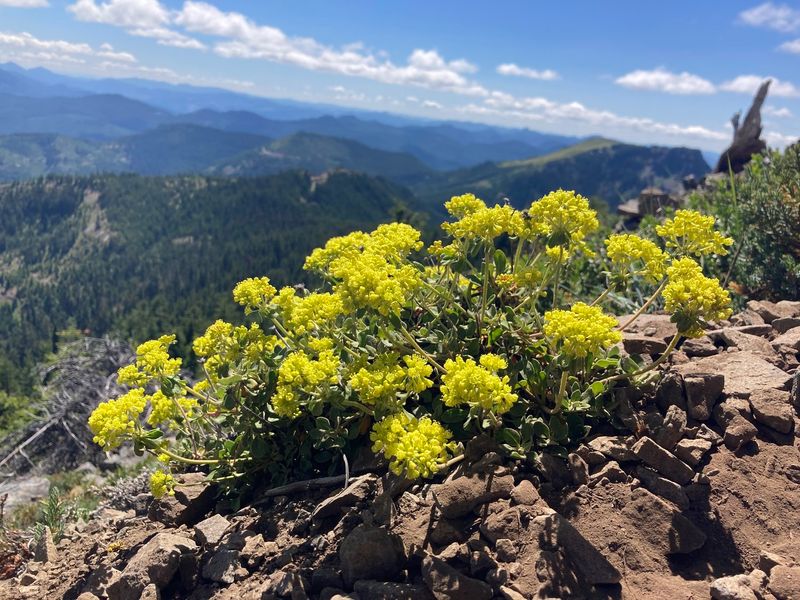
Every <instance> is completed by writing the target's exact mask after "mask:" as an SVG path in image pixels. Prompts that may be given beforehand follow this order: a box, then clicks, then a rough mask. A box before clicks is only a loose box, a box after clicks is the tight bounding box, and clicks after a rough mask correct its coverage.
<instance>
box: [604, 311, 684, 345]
mask: <svg viewBox="0 0 800 600" xmlns="http://www.w3.org/2000/svg"><path fill="white" fill-rule="evenodd" d="M631 316H632V315H625V316H622V317H617V320H618V321H619V323H620V324H624V323H627V322H628V320H629V319H630V318H631ZM677 331H678V328H677V327H676V325H675V323H673V322H672V321H671V320H670V316H669V315H656V314H643V315H640V316H639V317H638V318H637V319H636V320H635V321H634V322H633V323H632V324H631V325H629V326H628V327H627V328H626V332H627V335H630V334H634V333H638V334H641V335H644V336H646V337H650V338H654V339H659V340H661V341H662V342H669V341H670V340H671V339H672V337H673V336H674V335H675V334H676V333H677Z"/></svg>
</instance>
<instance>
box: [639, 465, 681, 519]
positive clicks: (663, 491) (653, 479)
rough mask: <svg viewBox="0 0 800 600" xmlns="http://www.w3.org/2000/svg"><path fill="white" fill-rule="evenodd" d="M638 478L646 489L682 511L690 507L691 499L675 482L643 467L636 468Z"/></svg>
mask: <svg viewBox="0 0 800 600" xmlns="http://www.w3.org/2000/svg"><path fill="white" fill-rule="evenodd" d="M636 476H637V477H638V478H639V481H641V482H642V485H643V486H644V487H645V488H647V489H648V490H650V491H651V492H653V493H654V494H656V495H657V496H661V497H662V498H664V499H665V500H669V501H670V502H672V503H673V504H675V505H676V506H677V507H678V508H680V509H681V510H685V509H687V508H688V507H689V497H688V496H687V495H686V492H684V491H683V488H682V487H681V486H680V485H678V484H677V483H675V482H674V481H670V480H669V479H665V478H664V477H660V476H659V475H658V473H656V472H655V471H653V470H651V469H648V468H647V467H645V466H643V465H639V466H638V467H636Z"/></svg>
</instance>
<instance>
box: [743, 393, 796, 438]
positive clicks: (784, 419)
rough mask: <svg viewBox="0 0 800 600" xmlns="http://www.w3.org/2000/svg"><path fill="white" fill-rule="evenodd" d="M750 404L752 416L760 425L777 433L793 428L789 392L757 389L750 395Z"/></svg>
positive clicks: (789, 430) (786, 431)
mask: <svg viewBox="0 0 800 600" xmlns="http://www.w3.org/2000/svg"><path fill="white" fill-rule="evenodd" d="M750 406H751V407H752V409H753V417H754V418H755V420H756V421H757V422H759V423H761V424H762V425H766V426H767V427H771V428H772V429H774V430H775V431H777V432H779V433H789V432H791V431H792V430H793V429H794V411H793V410H792V405H791V404H790V401H789V392H783V391H780V390H773V389H765V390H757V391H755V392H753V393H752V394H751V395H750Z"/></svg>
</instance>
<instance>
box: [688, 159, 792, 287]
mask: <svg viewBox="0 0 800 600" xmlns="http://www.w3.org/2000/svg"><path fill="white" fill-rule="evenodd" d="M690 201H691V203H692V204H693V205H694V206H697V207H698V208H700V209H701V210H704V211H706V212H709V213H711V214H713V215H714V216H716V217H717V220H718V222H719V224H720V227H721V229H722V230H723V231H724V232H725V233H726V234H727V235H729V236H730V237H732V238H734V239H735V240H736V243H737V248H736V250H735V252H734V253H733V254H732V255H730V256H724V257H721V259H720V260H719V262H718V263H717V264H716V265H714V268H715V269H716V270H717V272H718V273H719V275H720V276H721V277H725V278H727V279H728V280H729V281H730V283H731V286H732V287H733V288H734V289H736V290H737V291H739V292H740V293H741V294H743V295H744V296H747V297H753V298H767V299H772V300H780V299H786V298H796V297H798V290H800V145H798V144H795V145H794V146H790V147H789V148H787V149H786V150H785V151H784V152H783V153H781V152H778V151H775V152H770V153H769V154H767V155H757V156H754V157H753V160H752V161H751V162H750V163H749V164H748V165H747V167H746V168H745V170H744V171H743V172H742V173H741V174H740V175H738V176H736V177H733V178H730V177H728V178H725V179H722V180H720V181H718V182H717V183H716V186H715V187H713V188H712V189H710V190H705V191H701V192H697V193H695V194H693V195H692V197H691V199H690Z"/></svg>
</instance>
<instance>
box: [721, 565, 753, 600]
mask: <svg viewBox="0 0 800 600" xmlns="http://www.w3.org/2000/svg"><path fill="white" fill-rule="evenodd" d="M766 583H767V576H766V573H764V572H763V571H759V570H758V569H756V570H755V571H753V572H752V573H750V574H749V575H745V574H741V575H732V576H730V577H720V578H719V579H715V580H714V581H713V582H712V583H711V588H710V592H711V597H712V598H713V599H714V600H759V599H761V598H763V597H764V591H765V586H766Z"/></svg>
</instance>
